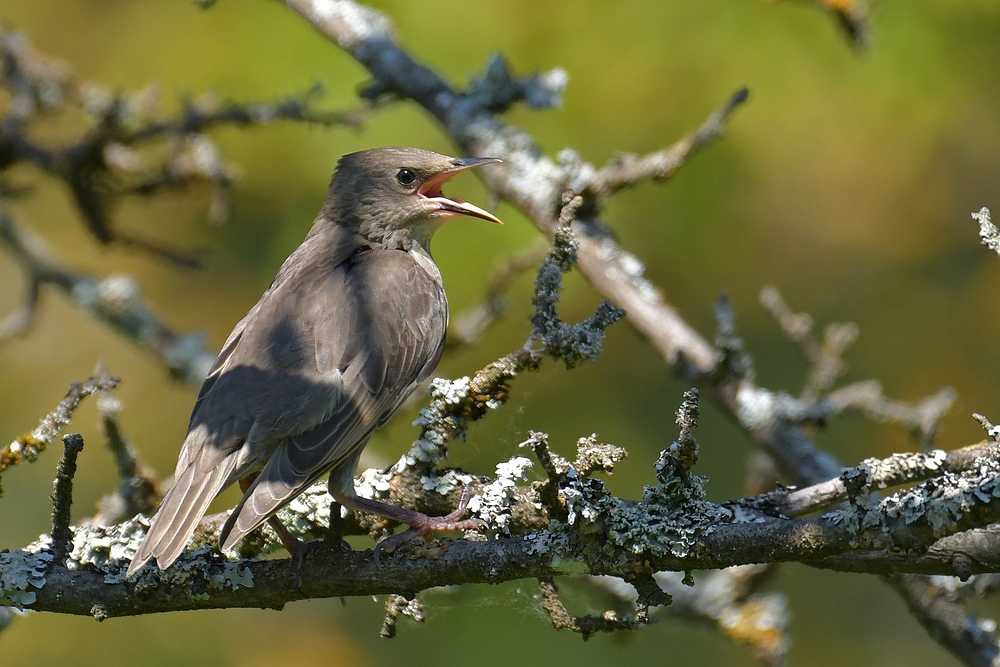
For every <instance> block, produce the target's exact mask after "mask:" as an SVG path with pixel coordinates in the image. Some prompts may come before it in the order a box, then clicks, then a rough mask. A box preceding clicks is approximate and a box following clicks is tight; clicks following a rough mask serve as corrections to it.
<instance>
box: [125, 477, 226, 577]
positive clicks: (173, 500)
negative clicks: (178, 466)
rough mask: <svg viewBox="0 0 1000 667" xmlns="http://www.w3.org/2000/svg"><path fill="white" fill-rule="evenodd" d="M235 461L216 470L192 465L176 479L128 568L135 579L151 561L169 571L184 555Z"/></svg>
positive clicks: (129, 573) (224, 483) (224, 484)
mask: <svg viewBox="0 0 1000 667" xmlns="http://www.w3.org/2000/svg"><path fill="white" fill-rule="evenodd" d="M234 463H235V461H231V460H228V459H227V460H223V462H221V463H220V465H218V466H216V467H215V468H213V469H212V470H204V471H203V470H198V466H197V465H190V466H188V467H187V468H185V469H184V470H183V471H181V472H180V473H179V474H178V475H176V476H175V477H174V483H173V485H172V486H171V487H170V490H169V491H167V494H166V495H165V496H164V497H163V502H161V503H160V508H159V509H158V510H157V512H156V514H155V515H154V516H153V520H152V522H151V523H150V526H149V531H148V532H147V533H146V537H145V539H143V541H142V544H141V545H140V546H139V550H138V551H137V552H136V554H135V558H133V559H132V563H131V565H129V568H128V575H127V576H131V575H132V574H134V573H135V572H137V571H138V570H139V568H141V567H142V566H143V565H145V564H146V562H147V561H149V559H151V558H155V559H156V563H157V565H158V566H159V567H160V569H166V568H167V567H169V566H170V564H171V563H173V562H174V561H175V560H177V557H178V556H180V555H181V552H182V551H184V547H185V546H187V543H188V540H190V539H191V535H192V534H193V533H194V529H195V528H196V527H197V525H198V522H199V521H201V518H202V517H203V516H204V515H205V511H206V510H207V509H208V506H209V504H211V502H212V500H213V499H214V498H215V496H216V495H218V493H219V492H220V491H221V490H222V488H223V487H224V486H226V484H227V482H228V481H229V475H230V473H231V472H232V467H233V464H234Z"/></svg>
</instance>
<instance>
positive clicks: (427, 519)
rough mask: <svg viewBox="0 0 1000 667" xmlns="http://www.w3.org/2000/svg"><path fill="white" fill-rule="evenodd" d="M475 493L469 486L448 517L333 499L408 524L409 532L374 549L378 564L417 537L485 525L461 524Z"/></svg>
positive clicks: (350, 498) (365, 501)
mask: <svg viewBox="0 0 1000 667" xmlns="http://www.w3.org/2000/svg"><path fill="white" fill-rule="evenodd" d="M473 491H474V488H473V487H472V486H471V485H470V486H466V487H465V490H464V491H463V492H462V499H461V501H459V503H458V508H457V509H456V510H455V511H454V512H451V513H450V514H446V515H445V516H427V515H426V514H424V513H423V512H416V511H414V510H408V509H405V508H403V507H396V506H395V505H388V504H386V503H383V502H379V501H378V500H372V499H370V498H362V497H360V496H353V495H352V496H341V495H337V496H334V499H335V500H336V501H337V502H338V503H340V504H341V505H343V506H344V507H346V508H348V509H351V510H354V511H356V512H368V513H369V514H378V515H379V516H384V517H386V518H387V519H392V520H393V521H398V522H399V523H405V524H406V525H407V526H409V527H410V528H409V530H404V531H403V532H402V533H399V534H398V535H391V536H389V537H387V538H385V539H384V540H382V541H381V542H379V543H378V545H377V546H376V547H375V562H376V563H378V560H379V556H380V555H381V553H382V552H383V551H384V552H386V553H392V552H393V551H395V550H396V548H397V547H399V545H401V544H405V543H406V542H407V541H409V540H410V539H412V538H414V537H416V536H417V535H420V536H421V537H423V538H425V539H427V538H429V537H430V535H431V533H438V532H442V533H444V532H449V531H453V530H471V529H473V528H477V527H479V526H481V525H483V522H482V521H480V520H479V519H465V520H462V516H464V515H465V511H466V509H467V508H468V506H469V501H470V500H471V499H472V493H473Z"/></svg>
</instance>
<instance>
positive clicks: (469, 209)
mask: <svg viewBox="0 0 1000 667" xmlns="http://www.w3.org/2000/svg"><path fill="white" fill-rule="evenodd" d="M494 162H500V159H499V158H495V157H466V158H460V159H457V160H454V161H452V164H454V165H455V166H454V167H452V168H450V169H445V170H444V171H442V172H441V173H439V174H436V175H434V176H432V177H431V178H429V179H427V180H426V181H425V182H424V184H423V185H421V186H420V189H419V190H417V194H419V195H420V196H422V197H425V198H426V199H428V200H429V201H432V202H434V203H435V204H437V207H438V214H439V215H469V216H472V217H473V218H482V219H483V220H489V221H490V222H495V223H497V224H498V225H502V224H503V223H502V222H500V219H499V218H497V217H496V216H495V215H493V214H492V213H490V212H489V211H484V210H483V209H481V208H479V207H478V206H475V205H474V204H470V203H469V202H467V201H462V200H461V199H453V198H451V197H445V196H444V195H443V194H442V193H441V186H442V185H444V184H445V182H446V181H447V180H448V179H450V178H451V177H452V176H454V175H455V174H457V173H459V172H463V171H465V170H466V169H472V168H473V167H478V166H479V165H482V164H492V163H494Z"/></svg>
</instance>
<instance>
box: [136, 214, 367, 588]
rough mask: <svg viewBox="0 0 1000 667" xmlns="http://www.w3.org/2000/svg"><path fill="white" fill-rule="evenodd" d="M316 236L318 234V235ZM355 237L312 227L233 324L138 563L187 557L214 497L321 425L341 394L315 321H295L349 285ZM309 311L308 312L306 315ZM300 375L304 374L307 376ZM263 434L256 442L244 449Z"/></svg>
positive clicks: (332, 228) (163, 562)
mask: <svg viewBox="0 0 1000 667" xmlns="http://www.w3.org/2000/svg"><path fill="white" fill-rule="evenodd" d="M317 229H319V230H320V231H319V232H317ZM359 242H360V241H359V237H357V236H356V235H355V234H352V233H350V232H348V231H346V230H343V229H342V228H339V227H336V226H333V225H326V226H325V227H320V226H319V225H317V226H316V227H314V229H313V232H311V233H310V235H309V236H308V237H307V239H306V241H305V242H304V243H303V244H302V245H301V246H299V248H298V249H297V250H296V251H295V252H294V253H292V255H291V256H290V257H289V258H288V260H286V261H285V263H284V264H283V265H282V268H281V270H280V271H279V272H278V275H277V277H276V278H275V279H274V281H273V282H272V284H271V286H270V287H269V288H268V289H267V291H266V292H265V293H264V295H263V296H262V297H261V298H260V301H258V302H257V304H256V305H255V306H254V307H253V308H252V309H251V310H250V312H248V313H247V315H246V316H245V317H244V318H243V319H242V320H241V321H240V323H239V324H237V325H236V328H235V329H233V332H232V333H231V334H230V336H229V339H228V340H227V341H226V344H225V346H224V347H223V349H222V352H221V353H220V354H219V356H218V358H217V359H216V361H215V363H214V364H213V366H212V368H211V370H210V371H209V373H208V376H207V378H206V379H205V383H204V384H203V385H202V388H201V391H200V393H199V395H198V400H197V402H196V403H195V407H194V410H193V411H192V414H191V422H190V425H189V427H188V434H187V437H186V438H185V440H184V445H183V446H182V447H181V453H180V456H179V457H178V460H177V468H176V471H175V473H174V482H173V484H172V486H171V488H170V490H169V491H168V492H167V494H166V495H165V496H164V499H163V502H162V503H161V504H160V508H159V509H158V510H157V512H156V515H155V516H154V517H153V519H152V521H151V523H150V528H149V531H148V532H147V534H146V537H145V539H144V541H143V543H142V545H141V546H140V548H139V550H138V552H137V554H136V557H135V558H134V559H133V561H132V565H131V566H130V568H129V573H130V574H131V573H132V572H135V571H136V570H137V569H138V568H139V567H141V566H142V564H143V563H145V562H146V561H148V560H149V559H150V558H156V559H157V562H158V563H159V565H160V567H161V568H165V567H167V566H169V565H170V563H172V562H173V561H174V560H175V559H176V558H177V556H178V555H180V553H181V551H183V549H184V546H185V545H186V543H187V541H188V539H189V538H190V536H191V533H192V532H193V530H194V528H195V526H196V525H197V523H198V521H199V520H200V519H201V517H202V516H203V515H204V513H205V511H206V510H207V509H208V505H209V504H210V503H211V502H212V500H213V499H214V498H215V496H216V495H218V493H219V492H220V491H222V489H224V488H225V487H227V486H228V485H229V484H231V483H232V482H233V481H235V480H236V479H238V478H240V477H242V476H244V475H246V474H247V473H249V472H251V471H252V470H253V469H255V468H258V467H260V465H261V464H262V463H263V461H264V460H265V459H266V458H267V456H268V455H269V454H270V453H271V449H272V448H273V446H274V445H273V444H272V445H271V447H268V446H267V445H268V442H267V441H268V439H269V438H268V436H271V437H270V440H271V442H272V443H277V442H278V441H280V439H281V438H282V437H285V436H286V435H289V434H292V433H299V432H301V431H302V430H305V429H308V428H311V427H313V426H314V425H316V424H319V423H321V422H322V421H324V420H325V419H326V418H327V417H328V415H329V413H330V408H329V406H330V405H331V404H335V403H337V402H338V401H339V397H340V396H341V395H343V386H342V383H341V382H340V379H339V377H338V376H336V375H335V374H326V376H325V377H319V374H318V373H317V372H316V371H315V363H314V361H313V359H314V357H315V352H314V346H313V344H312V324H311V323H310V322H309V321H308V317H307V318H305V321H303V320H302V318H299V317H297V313H299V312H303V306H302V303H301V299H302V298H303V296H305V295H308V294H309V293H310V292H312V291H315V290H316V289H317V287H316V285H318V284H322V283H324V282H325V283H329V284H336V282H337V281H338V280H340V281H341V282H342V281H343V277H344V275H345V272H346V269H345V268H344V266H343V265H344V262H345V261H346V259H347V258H348V257H349V256H350V255H351V254H352V253H353V252H354V251H356V250H357V248H358V246H359ZM305 312H307V314H308V309H306V311H305ZM303 368H305V369H306V372H303V370H302V369H303ZM254 432H257V433H260V434H261V435H260V437H259V438H257V442H256V443H255V442H248V439H250V440H252V438H250V436H251V434H252V433H254Z"/></svg>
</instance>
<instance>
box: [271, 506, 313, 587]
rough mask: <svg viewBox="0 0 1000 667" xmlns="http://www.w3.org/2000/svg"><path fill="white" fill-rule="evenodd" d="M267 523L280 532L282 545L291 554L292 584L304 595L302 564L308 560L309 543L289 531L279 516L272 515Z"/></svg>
mask: <svg viewBox="0 0 1000 667" xmlns="http://www.w3.org/2000/svg"><path fill="white" fill-rule="evenodd" d="M267 523H268V524H269V525H270V526H271V528H273V529H274V532H276V533H277V534H278V538H279V539H280V540H281V544H282V546H284V547H285V551H287V552H288V555H289V556H291V559H290V560H289V562H288V575H289V576H290V577H291V579H292V585H294V586H295V590H297V591H298V592H299V593H301V594H302V595H305V592H304V591H303V590H302V566H303V565H304V564H305V562H306V552H307V551H309V543H308V542H303V541H302V540H300V539H299V538H297V537H295V536H294V535H292V534H291V532H289V530H288V529H287V528H285V524H283V523H281V521H279V520H278V517H276V516H272V517H271V518H270V519H268V520H267Z"/></svg>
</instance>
